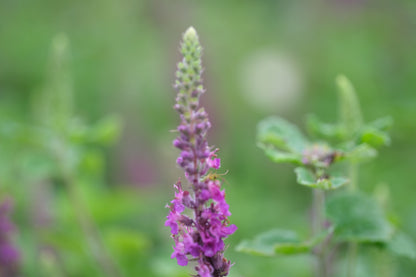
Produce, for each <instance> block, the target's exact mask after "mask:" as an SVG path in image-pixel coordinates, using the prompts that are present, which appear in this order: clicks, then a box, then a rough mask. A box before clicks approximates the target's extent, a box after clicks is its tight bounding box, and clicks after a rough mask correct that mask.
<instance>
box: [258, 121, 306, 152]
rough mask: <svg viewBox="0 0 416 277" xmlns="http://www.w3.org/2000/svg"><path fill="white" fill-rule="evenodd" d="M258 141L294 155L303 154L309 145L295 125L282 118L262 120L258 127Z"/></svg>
mask: <svg viewBox="0 0 416 277" xmlns="http://www.w3.org/2000/svg"><path fill="white" fill-rule="evenodd" d="M257 140H258V142H260V143H264V144H272V145H274V146H275V147H277V148H278V149H281V150H285V151H288V152H292V153H302V151H303V150H304V149H305V147H306V146H307V145H308V144H309V142H308V140H307V139H306V138H305V137H304V135H303V134H302V132H301V131H300V130H299V129H298V128H297V127H296V126H295V125H293V124H292V123H290V122H288V121H286V120H284V119H282V118H280V117H269V118H266V119H264V120H262V121H261V122H260V123H259V124H258V127H257Z"/></svg>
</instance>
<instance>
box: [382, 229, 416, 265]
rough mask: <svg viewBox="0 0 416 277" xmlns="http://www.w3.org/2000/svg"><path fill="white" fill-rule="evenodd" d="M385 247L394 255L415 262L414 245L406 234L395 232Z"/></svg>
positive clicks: (415, 244) (415, 248)
mask: <svg viewBox="0 0 416 277" xmlns="http://www.w3.org/2000/svg"><path fill="white" fill-rule="evenodd" d="M386 245H387V249H388V250H389V251H390V252H391V253H393V254H394V255H396V256H399V257H406V258H409V259H413V260H416V243H415V242H414V241H413V240H412V239H411V238H410V237H409V236H408V235H407V234H405V233H403V232H401V231H398V232H395V234H394V235H393V237H392V239H391V240H390V241H389V242H387V244H386Z"/></svg>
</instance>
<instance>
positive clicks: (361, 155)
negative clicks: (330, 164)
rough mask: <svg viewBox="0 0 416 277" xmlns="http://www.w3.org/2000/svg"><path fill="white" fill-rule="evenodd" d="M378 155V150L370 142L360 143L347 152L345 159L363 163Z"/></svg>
mask: <svg viewBox="0 0 416 277" xmlns="http://www.w3.org/2000/svg"><path fill="white" fill-rule="evenodd" d="M375 157H377V150H376V149H374V148H373V147H371V146H370V145H368V144H365V143H363V144H360V145H358V146H356V147H355V148H353V149H352V150H350V151H349V152H346V153H345V159H347V160H349V161H350V162H352V163H361V162H366V161H369V160H371V159H373V158H375Z"/></svg>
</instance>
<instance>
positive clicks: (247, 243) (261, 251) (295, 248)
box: [236, 229, 318, 256]
mask: <svg viewBox="0 0 416 277" xmlns="http://www.w3.org/2000/svg"><path fill="white" fill-rule="evenodd" d="M317 243H318V240H311V241H309V242H301V241H300V240H299V238H298V236H297V234H296V233H295V232H293V231H290V230H281V229H274V230H270V231H267V232H265V233H261V234H259V235H258V236H256V237H255V238H254V239H253V240H244V241H242V242H241V243H240V244H239V245H238V246H237V248H236V250H237V251H240V252H245V253H249V254H252V255H258V256H273V255H275V254H285V255H292V254H300V253H307V252H309V251H310V250H311V248H312V247H313V246H314V245H316V244H317Z"/></svg>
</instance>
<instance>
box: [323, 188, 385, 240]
mask: <svg viewBox="0 0 416 277" xmlns="http://www.w3.org/2000/svg"><path fill="white" fill-rule="evenodd" d="M325 210H326V215H327V217H328V219H329V220H330V221H331V222H332V223H333V224H334V226H335V231H334V237H335V238H336V239H337V240H339V241H351V242H387V241H389V240H390V239H391V237H392V231H393V229H392V226H391V225H390V223H389V222H388V221H387V219H386V217H385V215H384V212H383V210H382V208H381V207H380V206H379V205H378V203H377V202H376V201H375V200H374V199H373V198H371V197H369V196H366V195H364V194H362V193H338V194H335V195H333V196H331V197H330V198H329V199H328V201H327V202H326V207H325Z"/></svg>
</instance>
